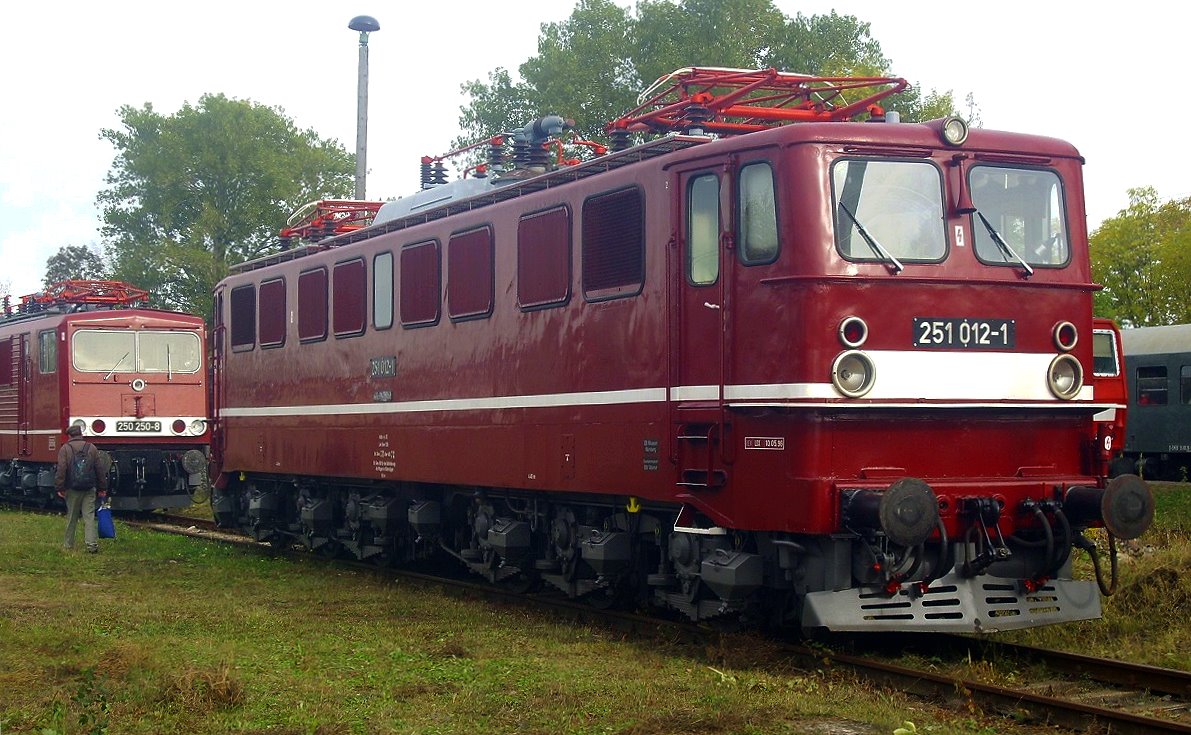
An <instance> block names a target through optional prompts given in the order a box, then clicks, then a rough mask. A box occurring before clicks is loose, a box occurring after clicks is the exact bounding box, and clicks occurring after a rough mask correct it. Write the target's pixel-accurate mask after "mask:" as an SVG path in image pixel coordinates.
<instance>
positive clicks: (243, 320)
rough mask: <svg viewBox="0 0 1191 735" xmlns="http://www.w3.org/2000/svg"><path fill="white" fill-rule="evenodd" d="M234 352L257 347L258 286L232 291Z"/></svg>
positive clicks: (242, 287) (239, 287)
mask: <svg viewBox="0 0 1191 735" xmlns="http://www.w3.org/2000/svg"><path fill="white" fill-rule="evenodd" d="M231 335H232V350H251V349H252V348H253V347H254V346H255V345H256V285H255V284H254V285H251V286H237V287H236V288H233V289H232V326H231Z"/></svg>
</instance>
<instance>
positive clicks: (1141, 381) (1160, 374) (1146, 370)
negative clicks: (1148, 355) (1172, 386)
mask: <svg viewBox="0 0 1191 735" xmlns="http://www.w3.org/2000/svg"><path fill="white" fill-rule="evenodd" d="M1137 405H1139V406H1165V405H1166V366H1164V365H1147V366H1145V367H1139V368H1137Z"/></svg>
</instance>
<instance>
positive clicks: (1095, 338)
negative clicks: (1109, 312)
mask: <svg viewBox="0 0 1191 735" xmlns="http://www.w3.org/2000/svg"><path fill="white" fill-rule="evenodd" d="M1092 374H1093V375H1095V376H1097V377H1104V378H1112V377H1116V376H1117V375H1120V374H1121V364H1120V360H1119V359H1118V358H1117V341H1116V340H1115V339H1113V336H1112V332H1109V331H1101V330H1096V331H1094V332H1092Z"/></svg>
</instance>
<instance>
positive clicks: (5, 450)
mask: <svg viewBox="0 0 1191 735" xmlns="http://www.w3.org/2000/svg"><path fill="white" fill-rule="evenodd" d="M147 298H148V294H147V293H146V292H145V291H143V290H140V289H137V288H134V287H132V286H129V285H127V284H124V283H119V282H114V281H67V282H64V283H60V284H56V285H55V286H54V287H53V288H51V289H49V290H47V291H46V292H44V293H39V294H34V295H32V296H27V297H24V299H23V300H22V303H21V304H20V305H18V306H16V307H15V308H13V307H10V308H8V309H7V310H6V311H7V313H6V315H5V316H4V317H3V318H2V319H0V458H2V459H0V497H9V498H14V499H18V500H21V501H24V502H31V503H34V504H39V505H48V504H49V503H50V502H52V501H53V499H54V497H55V496H54V464H55V462H56V461H57V456H58V448H59V447H60V446H61V442H62V441H64V438H65V437H64V434H63V432H64V431H65V430H66V427H67V426H70V425H71V424H77V425H79V426H81V427H82V429H83V436H84V437H85V438H86V439H87V440H88V441H89V442H91V443H93V444H95V446H96V447H98V448H99V449H100V450H101V451H102V452H104V453H105V459H106V461H108V463H109V466H110V470H109V472H110V490H111V492H110V495H109V497H110V502H111V506H112V508H113V509H115V510H152V509H157V508H178V507H185V506H187V505H190V503H191V501H192V496H193V494H194V491H195V488H196V487H198V486H200V485H201V483H202V481H203V478H204V473H205V471H206V468H207V453H208V444H209V441H210V428H209V427H208V421H207V416H208V412H207V393H208V391H207V374H206V373H207V370H206V364H207V361H206V328H205V326H204V323H203V320H202V318H200V317H197V316H192V315H188V314H178V313H174V312H168V311H160V310H157V309H147V308H138V307H137V306H136V304H137V303H138V302H142V301H145V300H146V299H147Z"/></svg>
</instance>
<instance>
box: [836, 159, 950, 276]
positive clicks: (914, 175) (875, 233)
mask: <svg viewBox="0 0 1191 735" xmlns="http://www.w3.org/2000/svg"><path fill="white" fill-rule="evenodd" d="M831 185H832V187H831V188H832V196H833V198H834V206H833V209H834V213H835V241H836V247H837V248H838V250H839V253H840V255H842V256H844V258H846V259H847V260H853V261H872V262H882V263H886V264H892V263H893V259H896V260H897V261H898V262H902V261H908V262H914V263H937V262H939V261H941V260H943V258H944V257H945V256H946V254H947V234H946V228H945V226H944V225H945V223H944V221H943V179H942V176H941V174H940V173H939V170H938V169H937V168H935V166H934V165H932V164H930V163H925V162H923V161H891V160H873V159H867V160H865V159H845V160H841V161H837V162H836V163H835V165H834V166H833V167H832V169H831ZM891 256H892V257H891Z"/></svg>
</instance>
